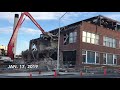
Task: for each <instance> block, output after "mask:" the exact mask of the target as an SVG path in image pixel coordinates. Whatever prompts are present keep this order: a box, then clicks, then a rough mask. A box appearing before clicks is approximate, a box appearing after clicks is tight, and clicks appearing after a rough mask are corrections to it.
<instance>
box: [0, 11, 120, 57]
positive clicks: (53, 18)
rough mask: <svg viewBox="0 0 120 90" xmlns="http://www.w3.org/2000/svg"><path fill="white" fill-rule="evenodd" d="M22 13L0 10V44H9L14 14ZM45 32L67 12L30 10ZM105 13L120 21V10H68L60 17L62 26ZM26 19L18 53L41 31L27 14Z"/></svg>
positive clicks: (20, 30)
mask: <svg viewBox="0 0 120 90" xmlns="http://www.w3.org/2000/svg"><path fill="white" fill-rule="evenodd" d="M16 13H17V14H19V16H20V15H21V12H0V45H4V46H7V45H8V43H9V40H10V38H11V36H12V32H13V24H14V14H16ZM29 13H30V14H31V15H32V16H33V17H34V19H35V20H36V21H37V22H38V23H39V25H40V26H41V27H42V28H43V29H44V31H45V32H47V31H50V30H54V29H56V28H58V27H59V18H60V17H61V16H62V15H63V14H65V13H66V12H29ZM97 15H103V16H106V17H109V18H111V19H114V20H117V21H120V12H67V13H66V14H65V16H64V17H62V18H61V19H60V26H66V25H69V24H72V23H75V22H78V21H81V20H84V19H87V18H90V17H94V16H97ZM24 18H25V21H24V22H23V24H22V26H21V27H20V29H19V32H18V37H17V48H16V54H17V55H19V54H21V51H24V50H26V49H29V41H30V40H31V39H35V38H39V37H40V34H41V31H40V30H39V29H38V28H37V27H36V26H35V25H34V24H33V22H32V21H31V20H30V19H29V18H28V17H27V16H25V17H24Z"/></svg>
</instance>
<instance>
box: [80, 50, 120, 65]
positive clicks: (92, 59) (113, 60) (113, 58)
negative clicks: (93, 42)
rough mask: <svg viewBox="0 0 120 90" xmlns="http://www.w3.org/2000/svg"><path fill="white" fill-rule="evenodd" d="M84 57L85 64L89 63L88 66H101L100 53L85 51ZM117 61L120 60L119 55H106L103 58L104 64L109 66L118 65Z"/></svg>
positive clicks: (83, 52)
mask: <svg viewBox="0 0 120 90" xmlns="http://www.w3.org/2000/svg"><path fill="white" fill-rule="evenodd" d="M82 57H83V63H88V64H99V63H100V53H99V52H94V51H86V50H83V51H82ZM101 58H102V57H101ZM117 59H118V56H117V55H115V54H108V53H104V54H103V58H102V60H103V64H108V65H109V64H110V65H115V64H117Z"/></svg>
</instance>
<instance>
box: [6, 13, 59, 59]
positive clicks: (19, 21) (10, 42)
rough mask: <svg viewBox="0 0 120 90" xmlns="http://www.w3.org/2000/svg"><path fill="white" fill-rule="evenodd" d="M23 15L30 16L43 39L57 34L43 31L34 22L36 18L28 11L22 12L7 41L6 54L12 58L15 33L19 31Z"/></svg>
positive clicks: (51, 37) (52, 37)
mask: <svg viewBox="0 0 120 90" xmlns="http://www.w3.org/2000/svg"><path fill="white" fill-rule="evenodd" d="M24 16H27V17H29V18H30V20H31V21H32V22H33V23H34V24H35V25H36V26H37V27H38V29H39V30H40V31H41V32H42V35H43V38H45V39H49V40H50V39H54V37H55V38H56V37H57V35H53V34H52V33H49V32H45V31H44V30H43V28H42V27H41V26H40V25H39V24H38V23H37V22H36V20H35V19H34V18H33V17H32V15H31V14H30V13H29V12H22V13H21V16H20V18H19V20H18V22H17V24H16V26H15V27H14V30H13V34H12V36H11V38H10V41H9V43H8V50H7V56H8V57H10V58H11V59H12V60H14V52H13V51H14V44H15V41H16V38H17V33H18V31H19V28H20V27H21V25H22V23H23V22H24V20H25V18H24Z"/></svg>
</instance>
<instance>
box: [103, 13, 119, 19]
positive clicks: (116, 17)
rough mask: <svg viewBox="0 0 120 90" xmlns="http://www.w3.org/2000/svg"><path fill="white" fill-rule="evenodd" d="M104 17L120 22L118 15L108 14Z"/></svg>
mask: <svg viewBox="0 0 120 90" xmlns="http://www.w3.org/2000/svg"><path fill="white" fill-rule="evenodd" d="M105 16H106V17H109V18H112V19H114V20H120V14H109V15H105Z"/></svg>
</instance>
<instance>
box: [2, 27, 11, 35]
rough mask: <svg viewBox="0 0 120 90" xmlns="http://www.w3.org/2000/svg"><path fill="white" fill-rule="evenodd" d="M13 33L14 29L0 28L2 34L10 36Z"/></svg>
mask: <svg viewBox="0 0 120 90" xmlns="http://www.w3.org/2000/svg"><path fill="white" fill-rule="evenodd" d="M12 32H13V27H11V26H9V27H0V34H10V33H12Z"/></svg>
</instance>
